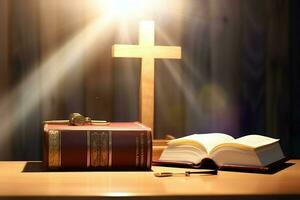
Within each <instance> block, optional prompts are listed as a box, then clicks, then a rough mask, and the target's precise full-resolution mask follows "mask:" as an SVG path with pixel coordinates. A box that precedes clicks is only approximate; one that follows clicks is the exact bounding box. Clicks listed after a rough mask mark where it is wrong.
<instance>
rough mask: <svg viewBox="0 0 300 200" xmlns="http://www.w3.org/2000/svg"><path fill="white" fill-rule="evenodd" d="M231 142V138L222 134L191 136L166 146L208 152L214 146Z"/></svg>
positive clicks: (173, 141) (172, 141)
mask: <svg viewBox="0 0 300 200" xmlns="http://www.w3.org/2000/svg"><path fill="white" fill-rule="evenodd" d="M233 140H234V138H233V137H232V136H230V135H227V134H224V133H207V134H193V135H189V136H185V137H182V138H178V139H175V140H171V141H170V142H169V143H168V145H170V146H176V145H193V146H195V147H197V148H201V147H202V148H205V150H206V152H210V151H211V149H213V148H214V147H215V146H217V145H219V144H222V143H225V142H230V141H233Z"/></svg>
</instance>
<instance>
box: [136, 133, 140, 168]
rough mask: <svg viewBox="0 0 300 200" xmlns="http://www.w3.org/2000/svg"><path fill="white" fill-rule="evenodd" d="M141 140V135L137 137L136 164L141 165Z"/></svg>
mask: <svg viewBox="0 0 300 200" xmlns="http://www.w3.org/2000/svg"><path fill="white" fill-rule="evenodd" d="M139 144H140V140H139V136H136V137H135V166H136V167H139V166H140V145H139Z"/></svg>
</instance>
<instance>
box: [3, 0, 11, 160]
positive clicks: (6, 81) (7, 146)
mask: <svg viewBox="0 0 300 200" xmlns="http://www.w3.org/2000/svg"><path fill="white" fill-rule="evenodd" d="M9 10H10V6H9V0H0V33H1V34H0V107H1V108H2V102H3V100H4V98H5V97H6V95H7V94H8V92H9V88H10V67H9V38H10V37H9ZM1 112H5V111H3V110H2V111H1ZM6 117H7V118H10V115H9V113H6ZM11 140H12V137H11V134H10V133H7V132H2V134H1V136H0V152H1V154H0V160H7V159H10V158H11V155H12V152H11V150H12V146H11V144H12V142H11Z"/></svg>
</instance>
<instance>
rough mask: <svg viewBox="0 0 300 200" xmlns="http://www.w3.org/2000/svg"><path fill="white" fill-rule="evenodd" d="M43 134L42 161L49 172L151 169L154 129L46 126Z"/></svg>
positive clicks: (125, 124) (124, 125) (133, 124)
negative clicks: (57, 170)
mask: <svg viewBox="0 0 300 200" xmlns="http://www.w3.org/2000/svg"><path fill="white" fill-rule="evenodd" d="M44 134H45V135H44V158H43V160H44V164H45V166H46V167H47V168H49V169H87V170H150V169H151V162H152V133H151V129H150V128H148V127H146V126H144V125H143V124H141V123H138V122H112V123H109V124H108V125H105V126H99V125H84V126H70V125H68V124H47V123H46V124H45V125H44Z"/></svg>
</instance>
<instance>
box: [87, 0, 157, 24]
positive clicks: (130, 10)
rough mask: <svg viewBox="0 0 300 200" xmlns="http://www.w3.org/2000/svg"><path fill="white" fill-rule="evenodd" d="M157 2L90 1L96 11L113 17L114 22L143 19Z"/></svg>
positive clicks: (133, 0)
mask: <svg viewBox="0 0 300 200" xmlns="http://www.w3.org/2000/svg"><path fill="white" fill-rule="evenodd" d="M155 2H156V0H152V1H151V0H90V4H91V5H92V7H93V9H94V10H98V12H99V13H102V14H105V15H110V16H113V19H114V20H129V19H142V18H143V17H145V16H146V14H147V13H148V12H149V11H151V9H152V8H153V7H154V4H156V3H155Z"/></svg>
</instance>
